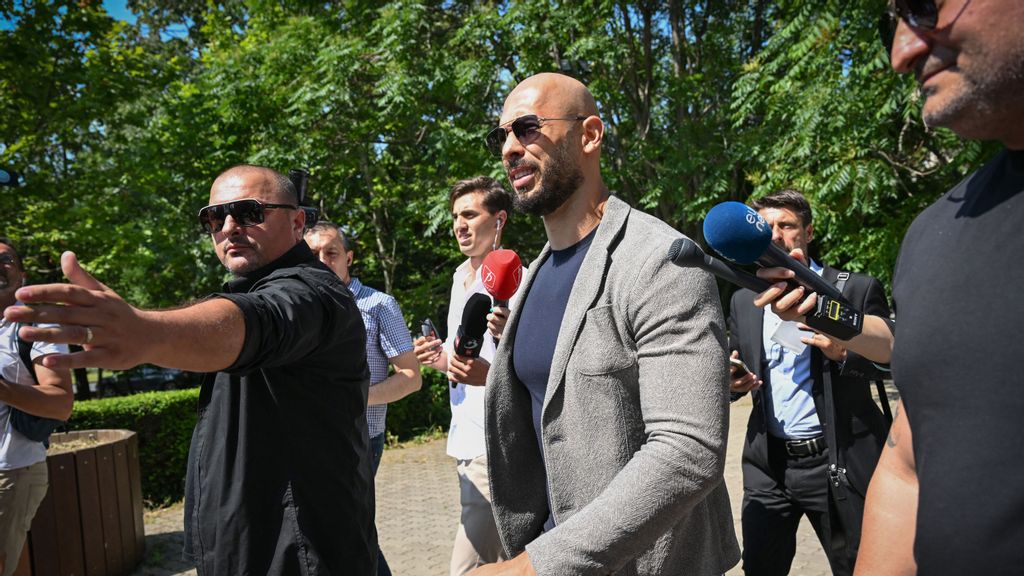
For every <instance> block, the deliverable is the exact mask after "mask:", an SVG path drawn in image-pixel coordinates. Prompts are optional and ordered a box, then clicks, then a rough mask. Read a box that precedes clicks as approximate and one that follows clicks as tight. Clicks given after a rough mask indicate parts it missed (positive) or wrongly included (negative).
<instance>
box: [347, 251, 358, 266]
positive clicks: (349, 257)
mask: <svg viewBox="0 0 1024 576" xmlns="http://www.w3.org/2000/svg"><path fill="white" fill-rule="evenodd" d="M355 258H356V253H355V252H353V251H352V250H349V251H347V252H345V261H346V262H348V264H346V265H345V266H346V267H351V266H352V261H353V260H355Z"/></svg>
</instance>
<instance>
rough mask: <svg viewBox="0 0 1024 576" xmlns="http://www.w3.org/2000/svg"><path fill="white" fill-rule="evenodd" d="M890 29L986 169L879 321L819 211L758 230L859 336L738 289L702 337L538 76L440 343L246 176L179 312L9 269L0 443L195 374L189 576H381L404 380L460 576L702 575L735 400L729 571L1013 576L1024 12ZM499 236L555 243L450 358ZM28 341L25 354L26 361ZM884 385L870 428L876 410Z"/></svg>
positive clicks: (782, 277) (764, 210)
mask: <svg viewBox="0 0 1024 576" xmlns="http://www.w3.org/2000/svg"><path fill="white" fill-rule="evenodd" d="M892 7H893V23H894V24H895V28H894V31H893V33H892V36H889V37H887V38H886V40H891V41H892V50H891V56H892V65H893V68H894V69H895V70H897V71H899V72H907V73H910V72H912V73H914V74H915V75H916V77H917V79H918V82H919V84H920V88H921V94H922V95H923V97H924V103H923V114H924V119H925V122H927V123H928V124H929V125H932V126H945V127H948V128H950V129H952V130H954V131H956V132H957V133H959V134H961V135H962V136H964V137H968V138H984V139H994V140H998V141H1000V142H1002V144H1003V145H1004V150H1002V151H1001V152H1000V153H999V154H998V155H997V156H996V157H995V158H994V159H992V160H991V161H990V162H989V163H988V164H986V165H985V166H984V167H982V168H981V169H980V170H978V171H977V172H975V173H974V174H971V175H970V176H968V177H967V178H966V179H965V180H964V181H963V182H962V183H961V184H959V185H958V186H957V187H955V188H954V189H952V190H951V191H949V192H948V193H947V194H945V195H944V196H942V197H941V198H940V199H939V200H938V201H937V202H936V203H935V204H933V205H932V206H931V207H929V208H928V209H926V210H925V211H924V212H923V213H922V214H921V215H920V216H919V217H918V219H917V220H916V221H915V222H914V224H913V225H912V226H911V228H910V230H909V231H908V232H907V236H906V238H905V239H904V243H903V246H902V249H901V253H900V257H899V261H898V265H897V268H896V272H895V281H894V287H893V297H894V298H893V299H894V304H895V306H894V309H895V311H896V314H897V316H898V320H897V321H896V322H895V323H894V322H893V321H892V320H891V319H890V309H889V305H888V301H887V299H886V297H885V294H884V290H883V289H882V287H881V285H880V283H879V282H878V281H877V280H875V279H873V278H871V277H869V276H864V275H860V274H853V273H849V272H846V271H841V270H837V269H834V268H832V267H830V266H828V265H827V264H825V263H821V262H819V261H818V260H817V259H816V258H814V257H813V256H812V252H813V250H812V247H813V241H814V238H815V228H814V223H813V217H812V215H813V209H812V207H811V206H810V205H809V203H808V202H807V200H806V199H805V198H804V197H803V195H802V194H800V193H799V192H798V191H794V190H782V191H779V192H778V193H775V194H770V195H768V196H765V197H762V198H758V199H755V200H753V201H752V203H751V206H752V208H753V209H754V210H755V211H756V212H757V214H758V215H759V216H760V218H761V219H762V220H760V221H762V222H763V223H764V224H765V225H766V226H769V227H770V228H771V230H772V241H773V242H774V243H775V244H776V245H777V246H778V247H779V248H782V249H784V250H785V251H786V252H788V253H789V254H790V255H791V256H792V257H794V258H796V259H798V260H801V261H803V262H805V263H806V264H807V265H808V266H809V268H810V269H811V270H813V271H814V272H815V273H816V274H818V275H820V277H821V278H822V279H823V280H825V281H826V282H827V283H829V284H831V285H834V286H835V287H836V288H837V289H838V290H839V291H840V292H841V293H842V294H843V295H844V297H845V298H846V299H847V300H848V301H850V302H851V303H853V304H855V305H856V306H857V307H858V308H859V310H861V311H862V312H863V313H864V319H863V330H862V332H861V333H860V334H859V335H858V336H856V337H853V338H851V339H849V340H840V339H837V338H835V337H831V336H829V335H828V334H824V333H821V332H815V331H810V330H807V329H806V326H801V323H802V322H803V321H804V320H805V319H806V317H807V315H808V314H809V313H810V312H811V311H812V310H813V309H814V307H815V305H816V301H817V295H816V294H814V293H813V292H812V291H810V290H808V289H806V288H803V287H798V288H795V289H793V288H791V287H790V285H789V284H788V283H787V282H786V280H788V279H790V278H792V277H793V275H794V274H793V271H792V270H791V269H787V268H780V267H774V268H771V267H770V268H764V269H761V270H760V271H759V272H758V274H759V276H761V277H762V278H766V279H769V280H771V281H772V282H775V283H774V284H772V285H771V287H770V288H769V289H768V290H766V291H764V292H761V293H759V294H755V293H753V292H750V291H739V292H736V293H735V295H734V296H733V298H732V301H731V306H730V310H729V316H728V318H726V317H725V315H724V314H723V311H722V307H721V304H720V300H719V293H718V286H717V284H716V282H715V280H714V278H713V277H712V276H711V275H710V274H708V273H707V272H705V271H703V270H701V269H699V268H690V267H683V266H676V265H674V264H673V263H672V262H671V261H669V260H668V258H667V257H666V254H667V253H668V252H669V248H670V246H672V244H673V242H674V241H675V240H677V239H679V238H681V234H680V233H679V232H677V231H675V230H674V229H673V228H672V227H671V226H669V225H667V224H665V223H664V222H661V221H660V220H658V219H656V218H654V217H652V216H650V215H647V214H645V213H643V212H641V211H639V210H637V209H635V208H633V207H631V206H629V205H628V204H627V203H625V202H623V201H622V200H620V199H618V198H617V197H616V196H615V195H613V194H612V193H611V192H610V191H609V190H608V188H607V187H606V186H605V184H604V181H603V179H602V174H601V150H602V146H603V144H604V137H605V130H604V123H603V122H602V120H601V118H600V113H599V110H598V106H597V102H596V101H595V99H594V97H593V96H592V95H591V93H590V91H589V90H588V89H587V88H586V86H584V85H583V84H581V83H580V82H579V81H577V80H575V79H572V78H570V77H567V76H563V75H560V74H551V73H546V74H538V75H535V76H531V77H529V78H527V79H525V80H523V81H522V82H520V83H519V84H518V85H517V86H516V87H515V88H514V89H513V90H512V91H511V92H510V93H509V95H508V96H507V98H506V100H505V103H504V107H503V109H502V113H501V118H500V119H499V121H498V125H497V127H495V128H494V129H493V130H492V131H491V132H490V133H489V134H488V135H487V137H486V144H487V146H488V148H489V149H490V150H491V151H492V152H493V153H494V154H495V156H496V157H500V158H501V162H502V165H503V167H504V169H505V172H506V174H507V177H508V183H509V185H510V186H511V189H512V192H511V193H509V192H508V191H506V189H505V187H504V186H503V185H502V184H501V183H500V182H497V181H495V180H493V179H490V178H487V177H475V178H470V179H467V180H462V181H459V182H458V183H456V184H455V185H454V186H453V188H452V190H451V193H450V196H449V208H450V209H451V213H452V218H453V231H454V235H455V240H456V242H457V244H458V247H459V250H460V251H461V252H462V254H463V255H464V256H465V257H466V260H465V261H464V262H463V263H462V264H461V265H460V266H459V267H458V268H456V269H455V271H454V273H453V276H452V289H451V302H450V307H449V316H448V337H447V339H446V340H444V341H441V340H440V339H438V338H436V337H432V336H429V335H425V336H420V337H418V338H416V339H415V341H414V340H413V339H412V337H411V335H410V333H409V330H408V329H407V327H406V325H405V321H404V319H403V317H402V314H401V311H400V310H399V308H398V305H397V303H396V301H395V299H394V298H393V297H391V296H389V295H387V294H383V293H381V292H379V291H377V290H374V289H372V288H369V287H367V286H365V285H363V284H362V283H361V282H360V281H359V279H358V278H354V277H352V276H351V274H350V272H349V267H350V266H351V265H352V263H353V260H354V257H355V254H354V251H353V250H352V247H351V245H350V244H349V243H348V240H347V239H346V237H345V235H344V233H343V231H342V229H341V228H339V227H338V226H336V225H332V224H326V223H322V224H318V225H316V226H314V227H312V228H311V229H309V230H308V231H307V226H306V221H305V219H306V212H304V211H303V210H301V209H299V205H298V204H299V198H298V194H297V191H296V189H295V186H294V185H293V184H292V182H291V181H290V180H289V179H288V178H287V177H286V176H283V175H282V174H279V173H278V172H276V171H274V170H272V169H270V168H266V167H260V166H250V165H244V166H236V167H233V168H230V169H228V170H226V171H225V172H223V173H222V174H220V175H218V176H217V178H216V179H215V180H214V182H213V185H212V187H211V190H210V198H209V205H208V206H207V207H205V208H204V209H203V210H202V211H201V212H200V214H199V219H200V221H201V223H202V224H203V226H204V227H205V228H206V231H207V232H208V233H209V234H210V237H211V240H212V245H213V249H214V252H215V253H216V255H217V256H218V258H219V259H220V260H221V262H222V263H223V265H224V267H225V268H226V269H227V270H228V271H229V272H231V274H232V275H233V279H232V280H231V281H229V282H227V283H226V284H225V285H224V287H223V290H222V291H220V292H218V293H216V294H213V295H211V296H209V297H208V298H205V299H203V300H201V301H199V302H196V303H193V304H189V305H185V306H182V307H180V308H175V309H171V310H159V311H152V310H141V309H138V308H136V307H133V306H132V305H130V304H129V303H127V302H125V301H124V300H123V299H122V298H121V297H120V296H119V295H118V294H116V293H115V292H114V291H112V290H110V289H109V288H108V287H106V286H104V285H103V284H102V283H101V282H99V281H98V280H97V279H95V278H93V277H92V276H90V275H89V274H88V273H87V272H85V270H84V269H83V268H82V267H81V266H80V265H79V264H78V262H77V259H76V258H75V256H74V254H72V253H65V254H64V255H63V256H62V258H61V265H62V269H63V271H64V273H65V275H66V276H67V278H68V281H69V282H68V283H67V284H51V285H38V286H22V283H23V280H24V269H23V267H22V266H21V262H20V259H19V257H18V254H17V252H16V251H15V250H14V248H13V246H12V245H11V243H10V242H9V241H5V240H0V297H2V298H3V301H2V302H0V304H2V305H3V306H4V307H5V308H6V310H5V311H4V319H3V323H2V325H0V336H2V344H3V347H4V348H5V349H6V351H7V352H8V353H9V354H10V355H11V356H12V358H11V359H9V360H7V361H6V364H5V366H4V367H3V372H2V376H3V379H2V380H0V418H7V419H8V420H10V416H9V415H10V414H11V412H12V411H13V410H14V409H18V410H22V411H26V412H29V413H33V414H37V415H40V416H49V417H54V418H66V417H67V416H68V413H69V412H70V407H71V406H70V404H71V396H70V378H69V375H68V370H69V369H70V368H75V367H81V366H101V367H107V368H115V369H116V368H127V367H131V366H135V365H138V364H140V363H153V364H157V365H161V366H168V367H175V368H180V369H184V370H191V371H197V372H204V373H206V374H207V376H206V377H205V378H204V380H203V382H202V387H201V392H200V400H199V417H198V422H197V425H196V429H195V432H194V435H193V439H192V444H191V448H190V455H189V465H188V471H187V483H186V506H185V538H186V545H185V554H186V556H187V557H188V558H189V559H191V560H192V561H194V562H195V564H196V566H197V569H198V572H199V573H200V574H211V575H214V574H215V575H222V574H281V575H285V574H360V575H372V574H388V573H389V570H388V566H387V562H386V560H385V559H384V556H383V554H382V553H381V551H380V550H379V547H378V545H377V539H376V530H375V528H374V490H373V477H374V474H375V473H376V469H377V466H378V465H379V462H380V454H381V451H382V450H383V439H384V435H383V432H384V417H385V411H386V404H387V403H388V402H392V401H395V400H397V399H400V398H402V397H404V396H405V395H407V394H410V393H412V392H414V391H415V390H417V389H418V388H419V387H420V373H419V366H420V365H423V366H427V367H430V368H432V369H436V370H439V371H441V372H443V373H445V374H446V376H447V379H448V380H449V382H451V387H450V391H449V392H450V398H451V405H452V423H451V430H450V434H449V438H448V453H449V455H451V456H452V457H453V459H455V461H456V465H455V467H456V471H457V475H458V479H459V485H460V500H461V505H462V511H461V518H460V527H459V530H458V534H457V536H456V541H455V542H454V544H453V551H452V563H451V573H452V574H464V573H470V574H473V575H476V576H484V575H489V574H557V575H564V574H595V575H597V574H600V575H604V574H623V575H626V574H648V575H654V574H666V575H667V574H722V573H724V572H726V571H727V570H728V569H730V568H731V567H732V566H734V565H735V564H736V563H737V562H739V561H740V558H741V556H740V548H739V545H738V542H737V539H736V531H735V527H734V526H733V520H732V515H731V512H730V506H729V495H728V494H727V492H726V488H725V484H724V482H723V469H724V466H725V448H726V438H727V426H728V414H729V402H730V400H735V399H736V398H738V397H739V396H742V395H744V394H748V393H749V394H752V396H753V401H754V408H753V410H752V413H751V417H750V423H749V425H748V430H747V437H746V442H745V446H744V457H743V479H744V480H743V485H744V489H743V495H742V498H743V506H742V534H743V554H742V561H743V569H744V571H745V572H747V573H749V574H785V573H787V572H788V571H789V569H790V564H791V561H792V558H793V554H794V550H795V529H796V525H797V523H798V522H799V520H800V518H801V517H802V516H803V515H806V516H807V517H808V518H809V520H810V521H811V523H812V525H813V527H814V529H815V531H816V532H817V534H818V536H819V538H820V540H821V543H822V546H823V548H824V549H825V552H826V555H827V556H828V559H829V563H830V565H831V567H832V570H833V572H834V573H836V574H852V573H854V572H856V573H857V574H914V573H921V574H965V573H983V574H1014V573H1020V572H1021V570H1024V547H1021V546H1020V542H1024V492H1022V490H1021V489H1020V487H1021V486H1024V464H1022V463H1021V461H1020V459H1018V458H1015V457H1014V456H1015V454H1016V453H1017V450H1015V448H1016V447H1017V443H1016V421H1017V416H1018V414H1020V413H1024V400H1022V396H1021V395H1019V394H1014V393H1013V384H1016V383H1017V382H1018V381H1019V380H1020V377H1019V376H1017V374H1018V373H1019V371H1018V370H1017V369H1016V362H1017V358H1018V357H1019V352H1020V344H1019V343H1018V341H1017V340H1016V338H1014V336H1015V334H1016V332H1017V331H1018V327H1019V324H1020V321H1021V320H1024V301H1022V300H1021V299H1020V298H1015V297H1013V296H1012V295H1013V294H1014V293H1016V291H1017V290H1018V288H1016V286H1018V285H1021V284H1024V267H1022V266H1021V265H1020V261H1021V260H1022V258H1024V234H1021V233H1020V231H1019V229H1018V223H1019V222H1021V221H1024V99H1021V98H1020V96H1019V95H1020V93H1021V92H1022V91H1024V36H1021V35H1020V34H1019V33H1018V31H1017V27H1018V26H1017V25H1018V24H1022V23H1024V4H1021V3H1020V2H1017V1H1016V0H988V1H984V2H983V1H977V0H975V1H973V2H972V1H971V0H948V1H945V2H935V1H932V0H919V1H911V0H897V1H895V2H894V3H893V5H892ZM681 145H685V144H681ZM513 212H518V213H521V214H525V215H529V216H537V217H540V218H541V220H542V221H543V224H544V230H545V233H546V237H547V244H546V245H545V247H544V249H543V250H542V252H541V253H540V255H538V256H537V257H536V259H534V260H533V262H532V263H531V264H530V265H529V267H528V273H527V275H526V278H525V280H524V281H523V283H522V286H521V287H520V288H519V291H518V293H517V295H516V296H515V298H514V299H513V300H512V302H511V304H510V305H509V306H508V307H507V308H506V307H500V306H499V307H495V308H494V309H493V310H492V311H491V314H490V315H489V316H488V322H489V323H488V328H489V333H490V334H489V336H488V337H487V338H485V340H484V343H483V348H482V350H481V352H480V354H479V355H472V356H470V355H462V354H459V353H458V350H457V347H456V346H455V343H454V337H455V334H456V332H457V329H458V325H459V323H460V319H461V318H462V312H463V308H464V307H465V306H466V303H467V302H468V301H469V300H470V299H471V298H472V297H473V296H474V295H476V294H482V293H485V290H484V285H483V278H482V276H481V269H482V264H483V261H484V259H485V258H486V256H487V254H488V253H489V252H491V251H492V250H494V249H496V248H497V247H498V246H500V244H501V232H502V230H503V228H504V227H506V226H508V223H509V220H510V218H511V217H512V213H513ZM897 326H898V328H899V330H898V334H899V337H898V338H897V337H896V333H897V332H896V327H897ZM19 340H23V341H26V342H30V343H32V344H30V346H29V347H30V351H29V352H28V357H29V361H28V364H27V365H26V363H25V361H23V359H22V358H21V357H19V355H18V354H17V350H18V347H19V346H22V345H21V344H20V343H19ZM67 344H81V345H82V346H83V347H84V350H83V351H80V352H74V353H69V351H68V350H67V348H66V345H67ZM730 356H731V360H732V361H730ZM389 366H390V367H391V368H392V369H393V370H392V373H391V374H390V375H389ZM890 370H891V375H892V378H893V379H894V381H895V383H896V386H897V387H898V388H899V390H900V392H901V400H900V401H899V403H898V404H897V407H896V410H895V416H894V417H891V416H890V415H889V414H888V413H887V412H886V410H885V408H886V407H887V403H886V402H885V401H884V395H883V398H882V400H883V401H882V402H876V401H875V400H874V399H873V398H872V382H873V381H874V380H877V379H878V378H880V377H881V376H882V374H883V372H888V371H890ZM30 373H34V376H31V375H30ZM1007 385H1009V386H1007ZM1007 388H1009V389H1007ZM890 424H891V426H890ZM3 433H4V436H3V441H2V444H0V520H2V524H3V533H2V537H3V541H4V547H3V549H2V551H0V562H3V566H4V571H3V574H9V573H10V572H11V571H12V570H13V566H12V564H13V563H12V561H11V560H12V558H16V557H17V554H18V552H19V551H20V547H21V545H22V543H23V541H24V531H25V529H26V527H27V523H28V521H29V520H30V519H31V517H32V514H33V513H34V509H35V507H36V506H37V505H38V502H39V499H40V498H41V497H42V495H41V493H40V487H42V491H45V482H46V480H45V465H44V466H40V463H41V462H42V460H43V458H45V452H44V450H43V449H42V445H41V443H39V442H32V441H31V440H29V439H27V438H25V437H24V436H23V435H22V433H21V432H19V431H18V430H16V429H14V428H12V427H10V426H8V427H7V428H6V429H4V431H3ZM40 470H42V472H40ZM734 497H735V495H734Z"/></svg>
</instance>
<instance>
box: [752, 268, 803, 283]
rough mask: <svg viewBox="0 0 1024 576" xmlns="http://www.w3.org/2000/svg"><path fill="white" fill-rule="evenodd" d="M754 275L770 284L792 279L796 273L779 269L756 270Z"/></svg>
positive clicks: (786, 269)
mask: <svg viewBox="0 0 1024 576" xmlns="http://www.w3.org/2000/svg"><path fill="white" fill-rule="evenodd" d="M756 274H757V277H758V278H764V279H765V280H768V281H770V282H778V281H780V280H788V279H789V278H793V277H795V276H796V273H795V272H793V271H792V270H790V269H788V268H780V267H773V268H758V269H757V272H756Z"/></svg>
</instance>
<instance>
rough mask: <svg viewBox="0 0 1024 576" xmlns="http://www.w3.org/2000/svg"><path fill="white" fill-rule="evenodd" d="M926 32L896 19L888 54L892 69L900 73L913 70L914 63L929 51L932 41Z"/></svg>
mask: <svg viewBox="0 0 1024 576" xmlns="http://www.w3.org/2000/svg"><path fill="white" fill-rule="evenodd" d="M927 34H928V31H926V30H918V29H915V28H911V27H910V26H908V25H907V23H906V22H904V21H903V20H902V19H901V20H899V21H897V23H896V33H895V34H894V35H893V38H892V52H891V53H890V54H889V58H890V61H891V62H892V69H893V70H895V71H896V72H899V73H901V74H905V73H908V72H913V71H914V63H915V62H917V61H918V60H919V59H921V58H925V57H927V56H928V53H929V52H931V49H932V41H931V39H930V38H929V37H928V36H927Z"/></svg>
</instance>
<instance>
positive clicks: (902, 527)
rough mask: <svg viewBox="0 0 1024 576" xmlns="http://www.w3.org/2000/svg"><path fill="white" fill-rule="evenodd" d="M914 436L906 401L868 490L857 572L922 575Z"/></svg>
mask: <svg viewBox="0 0 1024 576" xmlns="http://www.w3.org/2000/svg"><path fill="white" fill-rule="evenodd" d="M910 434H911V433H910V423H909V422H908V421H907V416H906V413H905V410H903V402H902V401H900V403H899V404H897V405H896V417H895V419H894V420H893V423H892V428H890V430H889V437H888V438H886V440H885V447H884V448H883V449H882V457H881V458H880V459H879V460H878V466H877V467H876V468H875V474H874V476H872V477H871V485H870V486H869V487H868V495H867V503H866V505H865V508H864V526H863V529H862V531H861V534H862V536H861V544H860V551H859V553H858V555H857V569H856V572H855V574H858V575H865V576H867V575H870V574H888V575H893V576H902V575H906V576H913V575H914V574H916V573H917V563H916V562H915V561H914V533H915V528H916V525H917V494H918V484H917V471H916V468H915V467H914V448H913V444H912V443H911V435H910Z"/></svg>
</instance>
